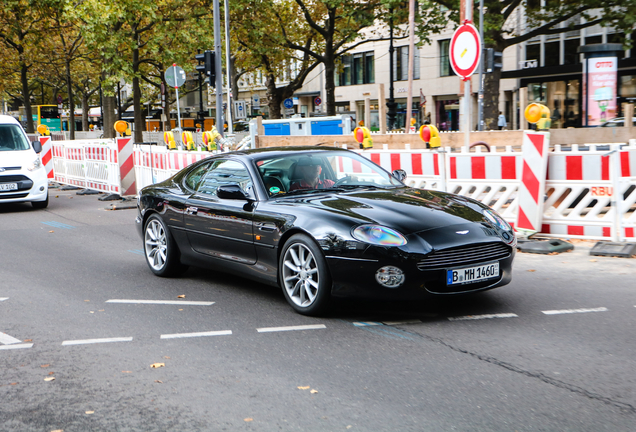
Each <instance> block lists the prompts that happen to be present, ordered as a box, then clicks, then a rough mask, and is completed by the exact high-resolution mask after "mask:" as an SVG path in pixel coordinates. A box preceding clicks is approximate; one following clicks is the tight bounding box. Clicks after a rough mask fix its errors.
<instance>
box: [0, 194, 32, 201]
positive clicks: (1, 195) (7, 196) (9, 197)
mask: <svg viewBox="0 0 636 432" xmlns="http://www.w3.org/2000/svg"><path fill="white" fill-rule="evenodd" d="M27 195H28V193H19V194H0V200H3V199H14V198H24V197H25V196H27Z"/></svg>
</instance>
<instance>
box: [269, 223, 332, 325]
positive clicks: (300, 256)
mask: <svg viewBox="0 0 636 432" xmlns="http://www.w3.org/2000/svg"><path fill="white" fill-rule="evenodd" d="M278 268H279V271H278V274H279V278H280V284H281V287H282V288H283V293H284V294H285V298H286V299H287V302H289V304H290V305H291V307H292V308H294V310H296V312H299V313H301V314H303V315H318V314H320V313H323V312H324V311H325V310H326V309H327V306H328V304H329V299H330V297H331V275H330V274H329V270H328V269H327V262H326V261H325V258H324V256H323V254H322V251H321V250H320V248H319V247H318V246H317V245H316V243H315V242H314V241H313V240H312V239H311V238H309V237H308V236H306V235H304V234H295V235H293V236H291V237H290V238H289V240H287V242H286V243H285V246H284V247H283V252H282V253H281V257H280V262H279V266H278Z"/></svg>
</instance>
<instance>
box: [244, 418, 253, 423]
mask: <svg viewBox="0 0 636 432" xmlns="http://www.w3.org/2000/svg"><path fill="white" fill-rule="evenodd" d="M244 420H245V421H246V422H251V421H254V419H253V418H250V417H248V418H246V419H244Z"/></svg>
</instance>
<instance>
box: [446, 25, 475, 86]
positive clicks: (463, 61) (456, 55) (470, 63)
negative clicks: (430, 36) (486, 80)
mask: <svg viewBox="0 0 636 432" xmlns="http://www.w3.org/2000/svg"><path fill="white" fill-rule="evenodd" d="M449 57H450V63H451V67H452V68H453V71H455V73H456V74H457V75H459V76H460V77H461V78H462V79H463V80H467V79H468V78H470V76H471V75H472V74H473V73H474V72H475V70H476V69H477V66H479V59H480V58H481V40H480V38H479V32H478V31H477V29H476V28H475V26H474V25H472V24H471V23H469V22H467V23H464V24H462V25H461V26H459V28H458V29H457V30H455V34H453V38H452V39H451V43H450V47H449Z"/></svg>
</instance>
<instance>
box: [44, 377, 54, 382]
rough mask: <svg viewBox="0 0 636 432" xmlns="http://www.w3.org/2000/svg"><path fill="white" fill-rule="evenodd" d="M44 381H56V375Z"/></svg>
mask: <svg viewBox="0 0 636 432" xmlns="http://www.w3.org/2000/svg"><path fill="white" fill-rule="evenodd" d="M44 381H55V377H48V378H44Z"/></svg>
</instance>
